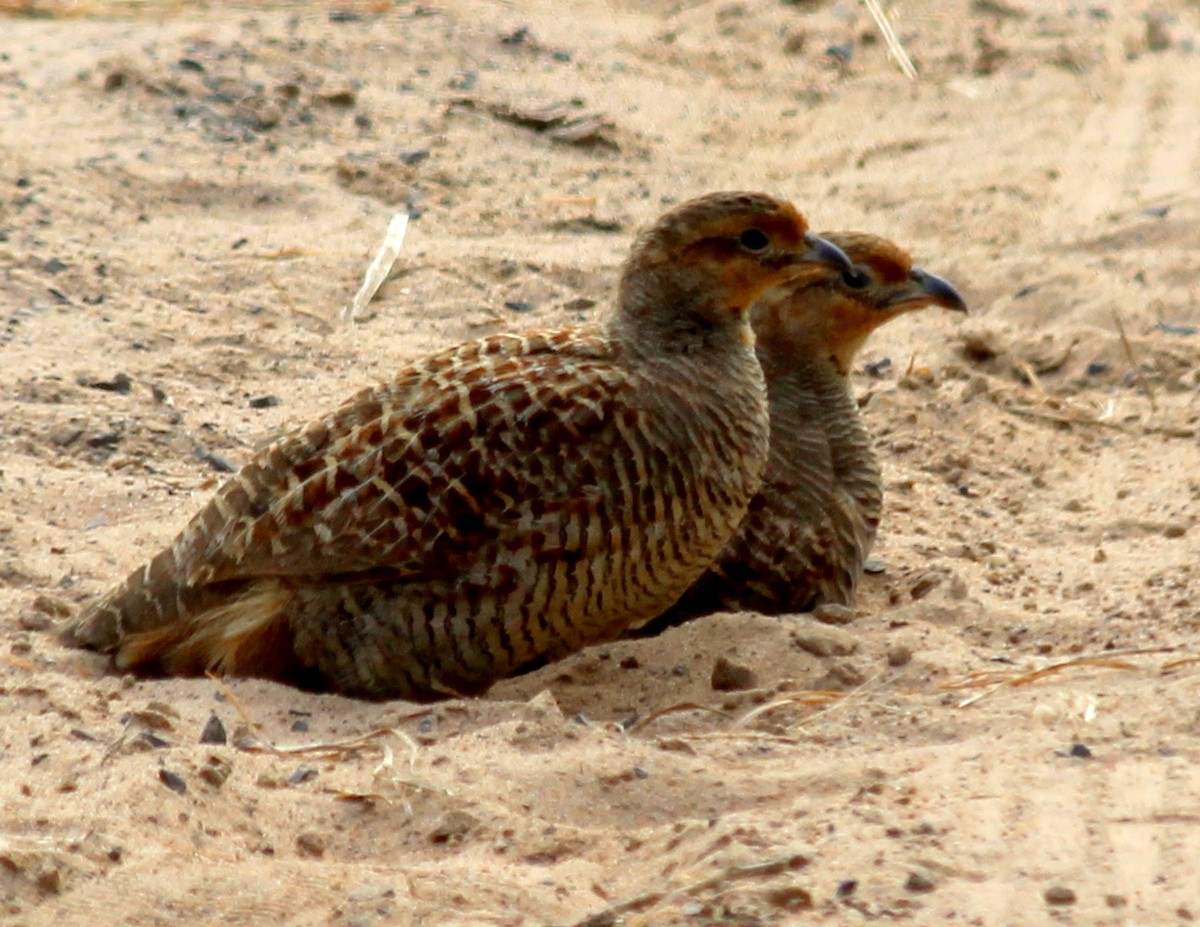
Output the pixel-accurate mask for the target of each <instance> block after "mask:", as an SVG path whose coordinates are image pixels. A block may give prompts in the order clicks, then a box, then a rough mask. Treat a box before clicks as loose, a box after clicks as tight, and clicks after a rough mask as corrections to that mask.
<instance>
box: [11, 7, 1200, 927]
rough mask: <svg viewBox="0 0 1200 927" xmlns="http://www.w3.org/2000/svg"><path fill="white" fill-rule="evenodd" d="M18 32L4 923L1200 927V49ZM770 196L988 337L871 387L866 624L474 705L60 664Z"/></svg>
mask: <svg viewBox="0 0 1200 927" xmlns="http://www.w3.org/2000/svg"><path fill="white" fill-rule="evenodd" d="M0 8H4V9H7V10H10V11H12V10H13V9H17V10H20V9H24V8H28V9H25V13H24V14H19V15H17V14H12V13H11V12H10V14H9V15H6V16H3V17H0V29H2V30H3V39H0V323H2V325H0V692H3V700H2V701H0V921H2V922H3V923H5V924H14V925H16V924H20V925H27V927H33V925H50V924H53V925H56V927H57V925H74V924H118V923H120V924H128V925H158V924H205V925H208V924H213V925H216V924H221V925H248V924H268V923H269V924H275V925H325V924H330V925H346V927H351V925H353V927H366V925H374V924H401V925H409V924H413V925H417V924H420V925H440V924H503V925H508V924H511V925H542V924H557V925H569V924H584V923H586V924H589V925H593V927H599V925H615V924H620V923H624V924H716V923H721V924H745V925H754V924H781V923H812V922H830V923H858V922H866V921H873V920H881V919H882V920H885V921H887V920H903V921H906V922H909V923H915V924H973V925H1008V924H1014V925H1015V924H1021V925H1029V924H1045V923H1059V924H1080V925H1096V924H1113V925H1117V924H1137V925H1163V924H1176V923H1179V924H1184V923H1188V922H1191V921H1193V920H1194V919H1195V918H1196V917H1200V874H1198V870H1197V861H1198V860H1200V765H1198V763H1197V761H1198V760H1200V711H1198V696H1200V666H1198V665H1197V664H1196V663H1195V662H1194V660H1195V657H1194V656H1193V654H1194V653H1196V652H1197V650H1200V648H1196V647H1195V645H1194V638H1195V635H1196V633H1197V625H1198V624H1200V588H1198V584H1200V564H1198V563H1197V557H1196V551H1197V534H1198V532H1200V526H1198V525H1197V514H1198V505H1197V500H1198V499H1200V449H1198V446H1197V438H1198V434H1200V403H1197V391H1198V375H1197V360H1198V350H1197V348H1198V345H1200V333H1198V332H1197V327H1198V326H1200V301H1198V296H1197V293H1198V289H1200V46H1198V45H1197V42H1200V8H1198V6H1197V4H1196V3H1195V2H1190V3H1184V2H1169V0H1168V2H1163V3H1159V4H1156V5H1153V7H1152V6H1151V4H1149V3H1135V2H1128V3H1127V2H1123V0H1098V2H1090V3H1068V2H1049V0H1047V2H1037V3H1034V2H1030V0H999V2H997V0H975V2H970V3H969V2H967V0H944V2H935V0H907V2H903V3H897V4H895V5H894V6H893V7H892V14H893V16H894V19H895V23H896V26H897V29H898V31H899V34H900V36H901V38H902V39H903V41H904V43H905V47H906V48H907V49H908V50H909V53H910V54H911V55H912V57H913V59H914V60H915V61H916V63H917V65H918V67H919V69H920V74H921V76H920V79H919V80H918V81H916V82H909V81H908V80H907V79H905V78H904V77H903V75H901V74H900V72H899V71H898V70H897V68H896V67H895V65H894V64H893V63H892V62H890V61H889V59H888V57H887V53H886V50H885V49H884V47H883V44H882V43H881V42H880V41H878V40H877V33H876V30H875V28H874V26H873V24H872V22H871V20H870V18H869V16H868V14H867V13H866V12H865V11H864V9H863V8H862V7H860V6H859V5H858V4H857V3H854V2H851V0H837V2H798V0H792V2H789V3H782V2H773V0H761V2H721V0H713V2H704V0H700V2H690V0H689V2H666V0H646V2H634V0H610V2H607V3H602V2H599V0H579V2H571V3H566V2H563V0H530V2H519V0H511V2H500V0H495V2H482V0H481V2H475V0H443V2H438V0H435V2H433V3H430V4H421V5H414V4H412V3H408V2H402V3H395V4H393V3H387V2H378V3H370V2H362V3H355V2H347V3H346V4H345V5H342V6H336V7H327V6H323V5H319V4H312V5H302V4H293V5H288V6H272V5H269V4H264V5H256V6H253V7H238V8H232V7H226V6H222V5H218V4H211V5H208V6H200V5H196V6H193V5H190V4H183V3H178V4H175V5H170V6H160V5H156V4H151V3H140V4H124V5H119V6H115V7H106V6H105V5H103V4H101V3H99V2H98V0H97V2H95V3H92V4H86V3H80V4H57V5H55V4H53V3H50V2H46V3H38V2H34V3H31V4H27V3H24V2H14V0H6V2H4V3H0ZM64 12H74V13H75V14H78V15H73V16H64V15H62V14H63V13H64ZM30 14H38V15H30ZM547 121H549V124H547ZM720 188H726V189H728V188H754V189H766V190H770V191H773V192H776V193H778V194H782V195H785V196H788V197H791V198H793V199H795V200H796V201H797V202H798V203H800V204H801V205H802V207H803V208H804V209H805V211H806V212H807V213H808V215H809V217H810V219H811V221H812V223H813V225H814V226H815V227H816V228H819V229H821V228H824V229H846V228H855V229H857V228H861V229H866V230H870V231H874V232H879V233H882V234H885V235H888V236H890V237H893V238H895V239H896V240H898V241H900V242H902V243H904V244H905V245H907V246H909V247H910V248H911V249H912V250H913V252H914V253H915V254H916V255H917V256H918V260H919V262H920V263H922V264H923V265H924V266H926V267H928V268H929V269H931V270H933V271H935V272H937V273H941V274H943V275H945V276H947V277H949V278H950V279H952V280H954V281H955V282H956V283H957V284H959V285H960V286H961V288H962V289H963V291H964V292H965V293H966V294H967V296H968V297H969V300H970V302H971V305H972V308H973V312H974V314H973V316H972V317H971V318H969V319H967V320H965V321H963V320H960V319H957V318H949V317H947V316H945V315H939V314H936V313H926V314H923V315H920V316H917V317H912V318H907V319H905V320H902V321H901V322H899V323H897V324H895V325H893V326H891V327H890V328H888V329H886V330H884V331H883V332H881V333H879V334H878V335H877V336H876V337H875V338H874V339H873V341H872V342H871V343H870V344H869V345H868V347H867V349H866V351H865V352H864V355H863V358H862V361H863V367H864V369H863V370H862V371H858V372H856V374H855V387H856V389H857V390H858V392H859V393H860V395H861V396H862V397H863V398H864V402H865V415H866V417H867V419H868V421H869V424H870V427H871V428H872V430H873V433H874V434H875V436H876V440H877V444H878V448H879V451H880V454H881V456H882V462H883V468H884V473H885V479H886V487H887V506H886V512H885V519H884V525H883V529H882V532H881V537H880V542H879V545H878V549H877V557H878V559H879V560H880V561H881V563H880V566H881V567H882V572H878V573H876V574H873V575H871V576H869V577H868V578H867V580H866V582H865V585H864V588H863V590H862V594H861V598H860V601H859V603H858V607H857V609H856V616H855V618H854V620H853V621H852V622H851V623H849V624H847V625H845V626H842V627H837V626H830V625H826V624H822V623H819V622H816V621H814V620H813V619H812V618H810V617H808V616H796V617H787V618H783V619H778V620H776V619H766V618H762V617H760V616H755V615H719V616H713V617H712V618H709V619H705V620H701V621H697V622H695V623H693V624H691V625H689V626H686V627H683V628H679V629H676V630H673V631H671V632H670V633H668V634H666V635H664V636H662V637H661V638H658V639H654V640H645V641H634V642H626V643H621V644H618V645H614V646H609V647H604V648H602V649H595V650H592V651H589V652H585V653H583V654H580V655H578V656H576V657H574V658H572V659H570V660H567V661H565V662H563V663H560V664H557V665H554V666H550V667H547V668H545V669H543V670H541V671H539V672H538V673H535V674H533V675H530V676H526V677H523V678H520V679H517V680H513V681H510V682H506V683H504V684H502V685H499V686H497V687H496V689H495V690H494V691H493V692H492V693H491V694H490V695H489V696H488V697H487V698H486V699H482V700H478V701H464V702H450V703H445V704H441V705H438V706H435V707H433V708H430V709H420V708H418V707H417V706H412V705H408V704H403V703H390V704H378V705H372V704H361V703H355V702H352V701H349V700H346V699H341V698H335V697H318V696H313V695H308V694H304V693H300V692H296V691H293V690H290V689H287V688H284V687H280V686H273V685H269V684H264V683H259V682H252V681H231V682H229V683H219V682H217V681H213V680H167V681H136V680H132V679H126V678H118V677H113V676H106V675H104V673H103V668H102V665H101V663H100V662H99V661H98V660H96V659H94V658H92V657H90V656H89V655H86V654H80V653H77V652H73V651H69V650H66V649H64V648H62V647H61V646H59V644H58V643H57V642H56V640H55V638H54V636H53V634H52V633H51V628H52V626H53V624H54V622H56V621H57V620H59V619H60V618H61V617H62V616H63V615H64V614H68V613H70V612H72V611H74V610H76V609H78V608H79V607H80V606H81V604H82V603H84V602H86V601H87V600H88V599H89V598H91V597H92V596H94V595H96V594H98V593H99V592H100V591H102V590H103V589H105V588H106V587H107V586H108V585H110V584H111V583H113V582H115V581H116V580H118V579H119V578H120V577H122V576H123V575H124V574H125V572H126V571H127V570H129V569H131V568H132V567H134V566H135V565H137V564H138V563H139V562H140V561H142V560H143V559H144V558H145V557H146V556H148V555H149V554H151V553H152V552H154V551H155V550H156V549H157V548H159V546H160V545H162V544H164V543H165V542H166V541H168V540H169V539H170V538H171V536H172V535H173V534H174V532H175V531H176V530H178V528H179V527H181V526H182V524H183V523H184V522H185V521H186V519H187V518H188V517H189V515H190V514H191V513H192V512H193V511H194V510H195V509H196V508H197V507H198V506H199V505H200V504H201V502H202V501H203V500H204V499H205V498H206V497H207V496H208V495H209V494H210V493H211V491H212V489H213V487H214V486H215V485H216V484H217V482H218V481H219V480H220V479H221V478H222V470H223V469H224V468H226V467H228V466H230V465H233V466H236V465H238V464H240V463H241V462H242V461H244V460H245V459H246V458H247V456H248V455H249V454H250V453H251V452H252V451H253V449H254V448H256V447H259V446H261V445H262V444H263V443H264V442H266V441H269V440H270V439H271V438H272V437H273V436H274V435H276V434H278V433H279V431H280V429H282V428H283V427H285V426H287V425H289V424H292V423H299V422H303V421H306V420H308V419H309V418H311V417H313V416H315V415H316V414H317V413H318V411H320V410H324V409H327V408H328V407H330V406H331V405H332V404H333V403H335V402H336V401H338V400H340V399H341V398H342V397H344V396H346V395H348V394H349V393H351V392H352V391H353V390H355V389H356V388H358V387H360V386H362V385H365V384H369V383H371V382H373V381H375V380H377V379H379V378H382V377H384V376H385V375H387V374H388V372H389V371H391V370H393V369H394V368H396V367H397V366H398V365H399V364H401V363H402V362H403V361H404V360H405V359H407V358H411V357H414V356H416V355H418V354H420V353H422V352H424V351H427V350H429V349H432V348H435V347H438V346H441V345H444V344H447V343H450V342H453V341H457V340H460V339H463V338H469V337H474V336H477V335H480V334H484V333H490V332H495V331H501V330H506V329H510V328H519V327H524V326H544V325H558V324H561V323H567V322H570V321H571V320H573V319H584V318H588V317H591V316H593V315H594V314H596V313H600V312H603V311H604V309H605V305H606V302H607V300H608V298H609V294H610V293H611V290H612V285H613V281H614V278H615V273H616V269H617V267H618V264H619V262H620V260H621V258H622V256H623V254H624V252H625V250H626V248H627V246H628V243H629V241H630V238H631V235H632V233H633V231H634V230H635V229H636V227H637V226H638V225H639V224H640V223H642V222H644V221H646V220H649V219H650V218H652V217H654V216H655V215H657V214H658V213H659V212H660V211H661V210H662V209H663V207H664V205H666V204H669V203H671V202H674V201H678V200H680V199H682V198H684V197H687V196H690V195H693V194H698V193H701V192H704V191H708V190H712V189H720ZM404 208H410V209H412V210H414V211H415V212H417V213H419V218H418V219H417V220H416V221H415V222H414V224H413V225H412V227H411V230H410V235H409V240H408V244H407V246H406V250H405V253H404V256H403V259H402V261H401V264H400V270H399V274H398V276H397V277H396V278H395V279H393V280H392V281H391V282H389V283H388V284H387V285H386V286H385V288H384V289H383V291H382V292H381V295H380V298H379V300H378V301H377V302H376V303H375V304H374V306H373V308H374V310H375V315H374V317H373V318H371V319H369V320H367V321H365V322H363V323H362V324H360V325H358V326H355V327H347V326H344V325H342V324H340V323H339V322H338V313H339V311H340V309H341V308H342V307H343V306H344V305H345V304H346V303H347V301H348V300H349V297H350V296H351V294H352V293H353V292H354V290H355V289H356V287H357V285H358V281H359V278H360V275H361V273H362V271H363V269H364V267H365V266H366V263H367V261H368V260H369V258H370V255H371V253H372V251H373V249H374V247H375V246H376V244H377V243H378V241H379V239H380V237H381V235H382V233H383V230H384V228H385V227H386V225H387V221H388V218H389V217H390V215H391V214H392V213H393V212H394V211H396V210H398V209H404ZM1122 332H1123V335H1122ZM888 362H890V363H888ZM868 365H869V366H870V367H871V370H873V371H874V374H871V373H869V372H868V371H867V370H866V367H867V366H868ZM718 661H725V663H724V664H722V666H726V665H727V664H729V663H732V664H734V666H735V667H740V668H741V670H742V671H743V672H740V673H735V674H734V675H735V676H740V677H742V679H741V682H742V684H743V685H749V686H750V688H749V689H743V690H733V691H728V690H716V689H714V686H713V669H714V666H716V665H717V664H718ZM1038 670H1046V672H1044V673H1041V674H1037V675H1031V674H1034V673H1035V671H1038ZM720 675H725V676H728V675H729V674H728V673H727V672H725V673H718V676H720ZM718 681H720V680H718ZM214 716H215V717H216V718H217V719H218V720H219V723H220V726H222V727H223V728H224V733H225V735H226V738H227V743H224V744H222V743H202V742H201V737H202V732H204V731H205V730H206V725H207V726H208V727H207V731H208V735H209V736H208V738H207V739H208V740H219V739H221V738H220V737H218V736H216V735H218V734H220V733H221V732H220V731H217V730H216V725H215V724H213V723H212V722H211V721H210V719H211V718H212V717H214ZM314 744H316V745H322V744H323V745H326V746H325V747H324V748H313V749H308V750H305V749H302V748H303V747H305V746H306V745H314ZM330 744H337V745H340V746H337V747H329V746H328V745H330ZM264 745H268V746H264Z"/></svg>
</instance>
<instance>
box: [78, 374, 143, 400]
mask: <svg viewBox="0 0 1200 927" xmlns="http://www.w3.org/2000/svg"><path fill="white" fill-rule="evenodd" d="M75 382H76V383H77V384H79V385H80V386H86V387H88V388H89V389H98V390H104V391H105V392H108V393H121V394H122V395H128V394H129V393H130V392H131V391H132V390H133V380H132V379H131V378H130V377H129V374H127V373H118V374H117V375H116V376H114V377H112V379H109V380H104V379H102V378H100V377H94V376H91V375H90V374H81V375H80V376H78V377H76V378H75Z"/></svg>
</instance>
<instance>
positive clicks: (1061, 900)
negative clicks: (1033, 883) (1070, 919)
mask: <svg viewBox="0 0 1200 927" xmlns="http://www.w3.org/2000/svg"><path fill="white" fill-rule="evenodd" d="M1042 897H1043V898H1045V899H1046V904H1074V903H1075V900H1076V899H1075V892H1074V891H1073V890H1071V889H1069V888H1067V887H1066V886H1065V885H1051V886H1050V887H1049V888H1048V889H1046V890H1045V891H1044V892H1043V893H1042Z"/></svg>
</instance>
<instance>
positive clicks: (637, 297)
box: [608, 265, 754, 363]
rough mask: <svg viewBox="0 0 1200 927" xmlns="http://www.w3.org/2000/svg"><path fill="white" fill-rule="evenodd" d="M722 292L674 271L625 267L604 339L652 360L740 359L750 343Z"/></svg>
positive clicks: (743, 323)
mask: <svg viewBox="0 0 1200 927" xmlns="http://www.w3.org/2000/svg"><path fill="white" fill-rule="evenodd" d="M724 297H725V294H724V293H723V291H722V289H721V288H720V287H716V286H714V285H713V284H712V282H711V281H708V280H706V279H703V278H701V277H700V276H699V275H698V274H696V273H691V272H689V271H688V270H687V269H686V268H680V267H678V266H666V265H664V266H658V267H654V266H651V267H644V266H643V267H632V266H631V267H627V268H626V269H625V272H624V273H623V274H622V277H621V282H620V287H619V291H618V296H617V308H616V311H615V312H614V313H613V315H612V316H611V317H610V319H609V332H608V334H609V336H610V337H611V338H612V339H613V340H614V341H616V342H618V343H620V344H622V345H623V346H625V347H627V348H628V349H629V350H631V351H633V352H635V353H637V354H644V355H647V356H653V357H671V356H676V355H689V354H697V353H703V354H705V355H706V356H708V357H710V358H711V359H713V360H714V361H715V360H716V359H717V358H718V357H719V356H720V355H722V354H728V355H730V356H736V357H737V358H739V363H740V362H741V361H740V359H741V358H742V357H744V355H745V352H746V350H747V349H748V348H751V347H752V346H753V343H754V336H753V332H752V330H751V329H750V324H749V322H748V321H746V319H745V312H744V311H739V307H736V306H733V305H729V304H728V300H727V299H726V298H724Z"/></svg>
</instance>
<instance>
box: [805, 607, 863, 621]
mask: <svg viewBox="0 0 1200 927" xmlns="http://www.w3.org/2000/svg"><path fill="white" fill-rule="evenodd" d="M812 616H813V617H814V618H816V619H817V621H819V622H821V624H849V623H850V622H851V621H853V620H854V618H855V614H854V609H852V608H850V607H849V606H848V605H838V604H836V603H834V602H824V603H822V604H821V605H818V606H817V607H816V608H814V609H813V612H812Z"/></svg>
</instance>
